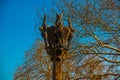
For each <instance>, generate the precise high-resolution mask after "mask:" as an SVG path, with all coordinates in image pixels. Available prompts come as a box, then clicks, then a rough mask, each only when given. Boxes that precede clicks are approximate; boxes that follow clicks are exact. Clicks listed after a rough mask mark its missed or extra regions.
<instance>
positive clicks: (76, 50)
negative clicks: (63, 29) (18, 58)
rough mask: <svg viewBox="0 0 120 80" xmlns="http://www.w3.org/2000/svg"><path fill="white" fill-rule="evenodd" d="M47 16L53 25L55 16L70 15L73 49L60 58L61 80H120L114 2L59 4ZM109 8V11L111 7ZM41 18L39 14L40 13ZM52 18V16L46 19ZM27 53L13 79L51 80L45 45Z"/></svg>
mask: <svg viewBox="0 0 120 80" xmlns="http://www.w3.org/2000/svg"><path fill="white" fill-rule="evenodd" d="M52 2H53V5H54V7H53V9H51V12H50V13H49V14H47V18H48V19H49V20H48V21H49V23H52V22H54V20H55V17H54V16H55V15H54V14H55V12H58V13H63V21H64V23H65V24H66V19H67V16H68V15H70V17H71V20H72V25H73V27H74V28H75V29H76V33H75V35H74V38H73V40H72V42H71V44H72V48H71V49H70V51H69V52H68V53H66V55H63V65H62V67H63V80H80V79H81V80H84V79H85V80H86V79H89V80H103V79H104V80H115V79H119V77H120V68H119V65H120V15H119V13H120V8H119V6H120V5H119V4H118V2H119V1H117V0H111V1H109V0H80V1H79V0H70V1H68V0H60V1H59V0H58V1H54V0H53V1H52ZM111 6H112V7H111ZM40 14H41V13H40ZM49 15H51V16H49ZM35 44H37V45H35V47H33V48H32V49H30V50H29V51H27V52H26V60H25V63H24V64H23V65H22V66H20V67H18V69H17V71H16V73H15V79H16V80H19V79H22V80H26V79H28V80H33V79H36V80H39V79H45V80H50V79H52V65H51V61H50V58H49V56H48V55H47V54H46V52H45V50H44V44H41V42H40V43H38V42H37V43H36V42H35Z"/></svg>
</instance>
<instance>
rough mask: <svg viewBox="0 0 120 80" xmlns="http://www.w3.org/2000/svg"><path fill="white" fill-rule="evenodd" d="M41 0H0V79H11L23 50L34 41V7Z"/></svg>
mask: <svg viewBox="0 0 120 80" xmlns="http://www.w3.org/2000/svg"><path fill="white" fill-rule="evenodd" d="M41 4H42V2H41V0H0V80H13V74H14V72H15V70H16V68H17V66H18V65H21V64H22V63H23V61H24V52H25V51H26V50H27V49H29V48H30V47H31V45H32V43H34V41H35V38H36V36H35V32H34V26H35V24H36V23H37V21H38V19H37V18H38V17H37V13H36V7H37V6H39V7H40V5H41Z"/></svg>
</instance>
